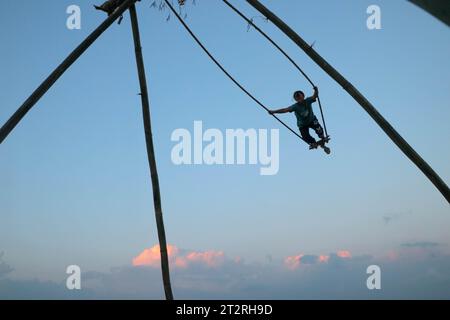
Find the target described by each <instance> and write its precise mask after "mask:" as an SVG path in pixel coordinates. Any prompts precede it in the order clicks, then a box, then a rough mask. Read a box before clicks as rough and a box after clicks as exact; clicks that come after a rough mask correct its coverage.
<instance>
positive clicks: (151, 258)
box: [132, 244, 225, 269]
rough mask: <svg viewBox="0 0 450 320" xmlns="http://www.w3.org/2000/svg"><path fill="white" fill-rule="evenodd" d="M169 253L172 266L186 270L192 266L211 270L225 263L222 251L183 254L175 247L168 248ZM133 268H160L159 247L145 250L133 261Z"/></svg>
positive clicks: (169, 246)
mask: <svg viewBox="0 0 450 320" xmlns="http://www.w3.org/2000/svg"><path fill="white" fill-rule="evenodd" d="M167 253H168V255H169V262H170V264H171V265H172V266H174V267H176V268H180V269H185V268H187V267H189V265H192V264H200V265H205V266H207V267H210V268H215V267H218V266H220V265H222V264H223V263H224V261H225V254H224V253H223V252H222V251H213V250H210V251H200V252H197V251H189V252H187V253H185V254H181V253H180V250H179V249H178V248H177V247H176V246H174V245H170V244H169V245H168V246H167ZM132 263H133V266H150V267H155V268H157V267H159V266H160V250H159V245H154V246H153V247H151V248H148V249H144V250H143V251H142V252H141V253H140V254H139V255H138V256H137V257H135V258H134V259H133V261H132Z"/></svg>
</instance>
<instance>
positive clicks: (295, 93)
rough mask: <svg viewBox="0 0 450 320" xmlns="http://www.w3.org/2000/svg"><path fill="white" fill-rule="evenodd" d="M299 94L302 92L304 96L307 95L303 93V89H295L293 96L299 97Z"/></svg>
mask: <svg viewBox="0 0 450 320" xmlns="http://www.w3.org/2000/svg"><path fill="white" fill-rule="evenodd" d="M299 94H302V95H303V96H305V94H304V93H303V91H301V90H298V91H295V92H294V96H293V97H294V99H295V98H296V97H298V95H299Z"/></svg>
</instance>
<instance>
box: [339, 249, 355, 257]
mask: <svg viewBox="0 0 450 320" xmlns="http://www.w3.org/2000/svg"><path fill="white" fill-rule="evenodd" d="M336 254H337V256H338V257H339V258H351V257H352V254H351V253H350V251H348V250H341V251H338V252H337V253H336Z"/></svg>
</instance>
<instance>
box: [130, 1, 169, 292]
mask: <svg viewBox="0 0 450 320" xmlns="http://www.w3.org/2000/svg"><path fill="white" fill-rule="evenodd" d="M130 17H131V26H132V29H133V39H134V48H135V53H136V65H137V70H138V75H139V84H140V86H141V101H142V117H143V121H144V131H145V142H146V146H147V157H148V163H149V166H150V173H151V178H152V187H153V205H154V207H155V217H156V226H157V229H158V239H159V248H160V255H161V271H162V278H163V284H164V292H165V294H166V299H167V300H173V294H172V287H171V284H170V272H169V258H168V254H167V242H166V233H165V230H164V220H163V213H162V207H161V194H160V189H159V179H158V171H157V167H156V159H155V150H154V147H153V136H152V124H151V118H150V103H149V99H148V89H147V80H146V76H145V67H144V58H143V57H142V48H141V38H140V35H139V23H138V18H137V14H136V7H135V6H134V4H133V5H131V7H130Z"/></svg>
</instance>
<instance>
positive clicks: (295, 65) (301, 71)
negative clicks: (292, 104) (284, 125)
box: [222, 0, 328, 137]
mask: <svg viewBox="0 0 450 320" xmlns="http://www.w3.org/2000/svg"><path fill="white" fill-rule="evenodd" d="M222 1H223V2H225V4H226V5H227V6H228V7H230V8H231V9H232V10H233V11H234V12H236V13H237V14H238V15H239V16H240V17H241V18H242V19H244V20H245V21H247V22H248V24H250V25H251V26H253V27H254V28H255V29H256V30H257V31H258V32H259V33H260V34H261V35H262V36H264V38H266V39H267V40H268V41H269V42H270V43H271V44H273V45H274V47H275V48H277V49H278V50H279V51H280V52H281V53H282V54H283V55H284V56H285V57H286V58H287V59H288V60H289V61H290V62H291V63H292V64H293V65H294V67H295V68H296V69H297V70H298V71H300V73H301V74H302V75H303V76H304V77H305V79H306V80H307V81H308V82H309V83H310V84H311V86H312V87H313V88H314V87H316V85H315V84H314V82H312V80H311V79H310V78H309V77H308V75H307V74H306V73H305V72H304V71H303V70H302V69H301V68H300V66H299V65H298V64H297V63H296V62H295V61H294V60H293V59H292V58H291V57H290V56H289V55H288V54H287V53H286V51H284V50H283V49H282V48H281V47H280V46H279V45H278V44H277V43H276V42H275V41H274V40H272V38H270V37H269V36H268V35H267V34H266V33H265V32H264V31H262V30H261V29H260V28H259V27H258V26H257V25H256V24H255V23H254V22H253V21H252V20H251V19H249V18H247V17H246V16H245V15H244V14H243V13H242V12H241V11H239V10H238V9H237V8H236V7H234V6H233V5H232V4H231V3H229V2H228V1H227V0H222ZM317 102H318V103H319V109H320V115H321V116H322V123H323V129H324V131H325V136H326V137H328V133H327V126H326V124H325V117H324V115H323V111H322V103H321V102H320V98H319V96H317Z"/></svg>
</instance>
